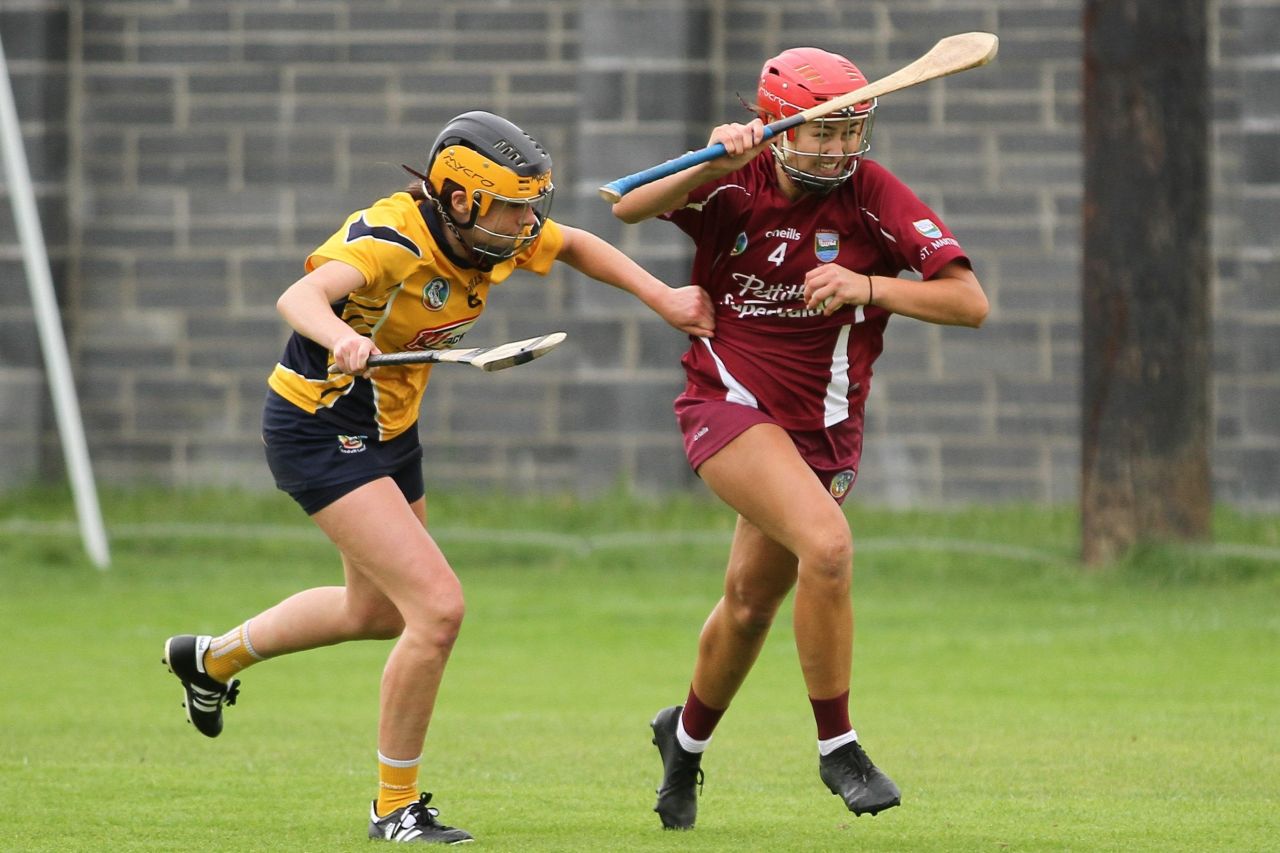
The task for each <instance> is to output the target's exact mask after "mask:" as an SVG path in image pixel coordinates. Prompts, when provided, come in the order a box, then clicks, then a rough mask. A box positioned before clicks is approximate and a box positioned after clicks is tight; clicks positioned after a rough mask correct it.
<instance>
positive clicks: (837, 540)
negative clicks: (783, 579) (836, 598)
mask: <svg viewBox="0 0 1280 853" xmlns="http://www.w3.org/2000/svg"><path fill="white" fill-rule="evenodd" d="M852 579H853V538H852V537H851V536H850V535H849V528H848V527H840V528H832V529H831V530H829V531H828V532H826V533H824V534H822V535H820V536H816V537H814V539H813V541H811V542H810V543H808V546H807V547H806V549H805V553H804V554H803V555H802V556H801V559H800V582H801V583H819V584H822V585H824V586H828V587H831V591H832V592H833V593H839V594H844V593H847V592H848V590H849V587H850V584H851V582H852Z"/></svg>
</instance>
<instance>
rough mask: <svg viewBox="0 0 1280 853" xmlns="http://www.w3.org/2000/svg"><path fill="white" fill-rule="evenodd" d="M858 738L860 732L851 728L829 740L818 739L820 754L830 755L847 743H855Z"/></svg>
mask: <svg viewBox="0 0 1280 853" xmlns="http://www.w3.org/2000/svg"><path fill="white" fill-rule="evenodd" d="M857 739H858V732H857V731H856V730H855V729H849V731H847V732H845V733H844V734H842V735H836V736H835V737H833V738H830V739H829V740H820V741H818V754H819V755H830V754H831V753H833V752H835V751H836V750H837V749H839V748H840V747H842V746H844V745H845V744H846V743H853V742H854V741H855V740H857Z"/></svg>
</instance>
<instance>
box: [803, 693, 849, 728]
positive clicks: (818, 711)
mask: <svg viewBox="0 0 1280 853" xmlns="http://www.w3.org/2000/svg"><path fill="white" fill-rule="evenodd" d="M809 704H810V705H812V706H813V719H814V721H815V722H817V724H818V740H831V738H833V737H839V736H840V735H842V734H844V733H845V732H847V731H850V730H851V729H852V728H853V724H852V723H850V722H849V691H848V690H846V691H845V692H843V693H841V694H840V695H839V696H837V697H835V698H834V699H814V698H813V697H812V696H810V697H809Z"/></svg>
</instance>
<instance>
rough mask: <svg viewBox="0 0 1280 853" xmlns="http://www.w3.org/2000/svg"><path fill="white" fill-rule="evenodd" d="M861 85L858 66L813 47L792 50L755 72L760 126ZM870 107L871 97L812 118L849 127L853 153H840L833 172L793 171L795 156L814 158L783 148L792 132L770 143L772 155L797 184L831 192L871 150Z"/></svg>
mask: <svg viewBox="0 0 1280 853" xmlns="http://www.w3.org/2000/svg"><path fill="white" fill-rule="evenodd" d="M866 84H867V78H866V77H865V76H863V74H862V72H861V71H859V70H858V67H857V66H856V65H854V64H853V63H852V62H850V61H849V60H848V59H845V58H844V57H843V56H840V55H839V54H837V53H829V52H827V51H825V50H821V49H820V48H816V47H793V48H791V49H790V50H784V51H783V52H782V53H780V54H778V55H777V56H775V57H773V58H772V59H770V60H768V61H767V62H765V64H764V68H762V69H761V70H760V85H759V88H758V89H757V91H756V103H757V109H758V110H759V112H760V117H761V118H762V119H763V120H764V121H765V122H770V121H776V120H777V119H780V118H786V117H787V116H793V115H795V114H796V113H800V112H803V111H805V110H807V109H809V108H810V107H816V106H818V105H819V104H822V103H825V102H826V101H829V100H831V99H832V98H836V97H839V96H841V95H844V94H847V93H849V92H852V91H853V90H854V89H857V88H860V87H862V86H865V85H866ZM875 109H876V101H875V100H874V99H872V100H870V101H865V102H863V103H861V104H856V105H854V106H853V107H850V108H848V109H844V110H839V111H837V112H834V113H828V114H827V115H826V116H823V117H822V118H820V119H815V122H814V123H827V124H834V123H837V122H838V123H841V124H849V123H853V124H852V126H851V127H850V131H851V132H850V135H849V136H850V139H851V140H853V146H852V147H853V150H852V151H847V152H846V153H844V154H842V155H840V157H839V160H840V161H841V162H840V163H839V164H838V166H837V168H836V169H835V171H834V172H829V171H827V170H823V171H822V172H820V173H815V172H808V171H802V170H800V169H798V168H796V165H795V158H796V157H797V156H805V155H807V156H810V157H813V156H815V155H816V153H817V152H816V151H809V152H805V151H799V150H797V149H795V148H794V147H793V146H792V145H791V144H788V143H792V144H793V143H794V142H795V140H796V130H795V129H794V128H793V129H791V130H788V131H787V132H786V133H785V134H784V136H785V141H778V142H774V143H772V145H771V147H772V148H773V153H774V155H775V156H776V157H777V158H778V162H779V164H780V165H781V166H782V168H783V170H784V171H786V173H787V174H788V175H789V176H790V177H791V178H792V180H794V181H796V183H798V184H800V185H801V186H802V187H804V188H805V189H809V190H813V191H816V192H830V191H831V190H833V189H835V188H836V187H837V186H839V185H840V184H842V183H844V182H845V181H846V180H848V179H849V177H850V176H851V175H852V174H853V173H854V170H856V169H857V168H858V161H859V160H860V159H861V158H862V155H864V154H866V153H867V152H868V151H870V150H871V123H872V119H873V118H874V115H875Z"/></svg>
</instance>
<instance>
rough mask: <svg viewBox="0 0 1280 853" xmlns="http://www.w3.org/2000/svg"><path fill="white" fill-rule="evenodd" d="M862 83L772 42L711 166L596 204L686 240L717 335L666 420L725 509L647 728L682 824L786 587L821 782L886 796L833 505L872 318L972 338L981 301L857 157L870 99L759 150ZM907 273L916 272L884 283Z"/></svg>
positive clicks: (875, 349) (854, 806)
mask: <svg viewBox="0 0 1280 853" xmlns="http://www.w3.org/2000/svg"><path fill="white" fill-rule="evenodd" d="M865 83H866V79H865V78H864V77H863V75H862V74H861V72H859V71H858V69H857V68H856V67H855V66H854V65H853V63H851V62H850V61H849V60H848V59H846V58H844V57H843V56H839V55H836V54H833V53H828V52H827V51H824V50H819V49H817V48H811V47H803V48H794V49H791V50H787V51H784V52H782V53H781V54H779V55H778V56H776V57H774V58H773V59H770V60H769V61H767V62H766V63H765V64H764V68H763V70H762V72H761V75H760V82H759V87H758V91H757V97H758V103H757V107H756V109H757V112H758V118H757V119H756V120H755V121H752V122H750V123H749V124H727V125H722V126H720V127H717V128H716V129H715V130H714V131H713V132H712V134H711V143H716V142H719V143H723V144H724V146H725V150H726V154H725V155H724V156H723V157H720V158H719V159H717V160H713V161H711V162H709V163H706V164H703V165H699V166H694V167H691V168H689V169H687V170H685V171H683V172H680V173H677V174H675V175H672V176H670V177H668V178H664V179H662V180H660V181H657V182H655V183H652V184H649V185H647V186H643V187H640V188H638V189H636V190H633V191H632V192H630V193H629V194H627V195H626V196H624V197H623V198H622V199H621V200H620V201H619V202H618V203H617V204H615V205H614V208H613V210H614V213H615V214H616V215H617V216H618V217H619V218H621V219H623V220H624V221H626V222H639V221H641V220H644V219H647V218H650V217H654V216H658V217H661V218H663V219H667V220H670V221H671V222H673V223H675V224H676V225H677V226H678V227H679V228H680V229H681V230H683V231H684V232H685V233H687V234H688V235H689V236H690V237H691V238H692V239H693V241H694V244H695V247H696V248H695V254H694V261H693V275H692V279H693V283H694V284H695V285H697V286H699V287H702V288H703V289H705V290H706V291H707V293H708V294H710V296H711V301H712V304H713V305H714V309H715V323H716V325H715V332H716V333H715V337H714V339H712V338H707V337H699V338H694V339H693V342H692V346H691V347H690V348H689V351H688V352H687V353H686V355H685V356H684V358H683V360H682V363H683V365H684V369H685V373H686V376H687V384H686V387H685V390H684V393H682V394H681V395H680V396H679V397H678V398H677V400H676V403H675V412H676V418H677V421H678V423H679V425H680V429H681V431H682V432H683V433H684V441H685V450H686V452H687V454H688V457H689V462H690V464H691V465H692V466H693V468H694V470H696V471H697V472H698V474H699V476H701V478H702V479H703V480H704V481H705V482H706V483H707V484H708V485H709V486H710V487H711V489H712V490H713V491H714V492H715V493H716V494H717V495H718V496H719V497H720V498H721V499H722V500H724V502H725V503H727V504H728V505H729V506H730V507H732V508H733V509H734V510H736V511H737V512H738V522H737V528H736V530H735V533H734V538H733V545H732V547H731V550H730V553H729V564H728V569H727V571H726V576H725V585H724V597H723V598H721V599H720V601H719V603H718V604H717V605H716V606H715V608H714V609H713V610H712V611H711V615H710V617H709V618H708V619H707V621H706V624H705V625H704V626H703V628H702V634H701V637H700V640H699V644H698V655H697V661H696V663H695V665H694V670H693V678H692V683H691V685H690V688H689V692H688V697H687V699H686V701H685V704H684V705H683V706H679V705H677V706H674V707H671V708H666V709H664V710H662V711H660V712H659V713H658V714H657V716H656V717H655V718H654V720H653V722H652V727H653V733H654V738H653V742H654V744H655V745H656V746H657V747H658V751H659V753H660V755H661V758H662V763H663V776H662V782H661V785H660V787H659V789H658V801H657V805H656V806H655V808H654V811H656V812H657V813H658V815H659V816H660V817H661V818H662V824H663V826H664V827H667V828H676V829H688V828H691V827H692V826H693V825H694V821H695V818H696V815H697V789H698V788H699V787H700V786H701V781H702V769H701V759H702V752H703V750H704V749H705V748H706V746H707V744H708V742H709V740H710V738H711V733H712V731H713V729H714V728H715V726H716V724H717V723H718V722H719V720H720V718H721V715H722V714H723V713H724V712H725V710H726V709H727V708H728V706H729V703H730V702H731V701H732V699H733V697H734V695H735V694H736V693H737V691H738V688H739V687H740V686H741V685H742V682H743V680H744V679H745V678H746V675H747V672H748V671H749V670H750V668H751V666H752V664H753V663H754V662H755V660H756V657H757V656H758V655H759V653H760V649H761V646H762V645H763V643H764V639H765V635H766V634H767V632H768V630H769V627H770V625H771V623H772V622H773V619H774V616H775V614H776V613H777V611H778V608H779V606H780V605H781V603H782V600H783V598H784V597H785V596H786V595H787V594H788V592H789V591H790V590H791V589H792V588H793V587H794V588H795V608H794V628H795V640H796V647H797V651H798V653H799V657H800V667H801V670H802V672H803V675H804V680H805V685H806V688H807V690H808V694H809V701H810V703H811V704H812V707H813V715H814V719H815V721H816V724H817V736H818V752H819V774H820V776H821V778H822V781H823V782H825V783H826V785H827V787H828V788H829V789H830V790H831V792H832V793H833V794H837V795H839V796H840V797H841V798H842V799H843V800H844V802H845V804H846V805H847V806H848V807H849V809H850V810H851V811H853V812H854V814H855V815H861V814H876V813H877V812H879V811H882V810H884V809H888V808H892V807H893V806H896V805H898V804H899V802H900V793H899V791H898V788H897V786H896V785H895V784H894V783H893V781H892V780H891V779H890V778H889V777H888V776H887V775H885V774H884V773H883V772H882V771H881V770H879V769H878V768H877V767H876V766H875V765H874V764H873V763H872V762H871V759H870V758H868V757H867V754H866V752H865V751H864V750H863V748H862V746H861V745H860V743H859V742H858V735H857V733H856V732H855V731H854V728H853V726H852V724H851V723H850V719H849V683H850V669H851V659H852V649H853V605H852V601H851V596H850V587H851V580H852V574H853V565H852V556H853V541H852V537H851V534H850V531H849V526H848V523H847V521H846V519H845V516H844V514H843V512H842V510H841V508H840V504H841V503H842V501H843V500H844V498H845V495H846V494H848V491H849V488H850V487H851V486H852V485H853V481H854V478H855V477H856V476H857V472H858V461H859V457H860V455H861V451H862V423H863V406H864V404H865V402H866V399H867V394H868V392H869V391H870V390H871V368H872V365H873V363H874V362H875V360H876V358H877V357H878V356H879V355H880V351H881V349H882V347H883V336H884V331H885V327H886V325H887V324H888V322H889V317H890V316H891V315H893V314H901V315H903V316H905V317H913V318H915V319H917V320H923V321H925V322H929V323H939V324H944V325H958V326H973V327H977V326H979V325H980V324H981V323H982V321H983V320H984V319H985V317H986V315H987V299H986V296H985V295H984V294H983V291H982V287H981V285H980V284H979V282H978V279H977V277H976V276H975V275H974V273H973V270H972V268H971V267H970V264H969V260H968V258H966V257H965V254H964V251H963V249H961V247H960V244H959V243H958V242H957V241H956V239H955V238H954V237H953V236H952V234H951V232H950V231H949V230H948V229H947V227H946V225H945V224H943V222H942V220H941V219H939V218H938V216H937V214H935V213H934V212H933V211H932V210H930V209H929V208H928V207H927V206H925V204H924V203H922V202H921V201H920V199H919V198H917V197H916V195H915V194H914V193H913V192H912V191H911V190H910V189H908V188H907V187H906V186H905V185H904V184H903V183H902V182H901V181H899V180H898V179H897V178H895V177H894V176H893V175H892V174H890V173H889V172H888V170H886V169H885V168H884V167H883V166H881V165H880V164H878V163H876V162H874V161H872V160H869V159H866V157H865V155H866V153H867V151H868V150H869V148H870V140H871V126H872V120H873V117H874V114H875V108H876V105H875V102H874V101H873V102H870V103H863V104H859V105H857V106H856V107H854V108H852V109H850V110H847V111H844V112H840V113H835V114H829V115H827V116H826V117H824V118H822V119H818V120H814V121H810V122H808V123H805V124H802V125H800V126H798V127H796V128H794V129H792V130H789V131H786V132H784V134H782V135H781V136H778V137H776V138H774V139H772V140H770V141H769V142H768V143H764V142H762V140H763V126H764V122H768V121H774V120H777V119H779V118H783V117H786V116H790V115H794V114H796V113H799V112H801V111H803V110H805V109H808V108H809V107H813V106H816V105H818V104H819V103H822V102H823V101H827V100H829V99H831V98H833V97H837V96H839V95H843V94H845V93H847V92H850V91H852V90H854V89H856V88H858V87H859V86H862V85H864V84H865ZM908 270H910V271H911V272H912V273H914V274H915V275H916V276H917V277H915V278H913V277H907V278H901V277H899V276H900V274H902V273H904V272H906V271H908Z"/></svg>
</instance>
